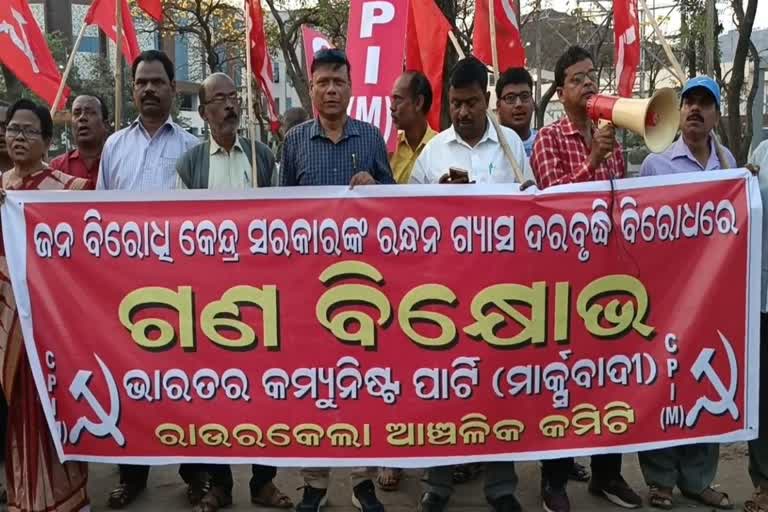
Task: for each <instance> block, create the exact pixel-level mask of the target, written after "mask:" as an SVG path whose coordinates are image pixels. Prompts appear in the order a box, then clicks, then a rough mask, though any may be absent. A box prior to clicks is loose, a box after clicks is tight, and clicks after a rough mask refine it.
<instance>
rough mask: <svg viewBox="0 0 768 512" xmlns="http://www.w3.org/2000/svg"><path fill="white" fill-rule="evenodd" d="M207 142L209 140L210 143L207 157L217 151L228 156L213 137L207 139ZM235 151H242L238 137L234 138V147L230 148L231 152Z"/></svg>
mask: <svg viewBox="0 0 768 512" xmlns="http://www.w3.org/2000/svg"><path fill="white" fill-rule="evenodd" d="M209 140H210V143H211V144H210V145H211V149H210V151H209V152H208V154H209V155H215V154H216V153H218V152H219V151H221V152H222V153H227V154H228V152H227V151H226V150H225V149H224V148H223V147H221V146H219V143H218V142H216V141H215V140H214V138H213V135H211V136H210V137H209ZM235 149H236V150H238V151H240V152H242V151H243V146H242V145H241V144H240V137H239V136H236V137H235V145H234V146H232V151H234V150H235Z"/></svg>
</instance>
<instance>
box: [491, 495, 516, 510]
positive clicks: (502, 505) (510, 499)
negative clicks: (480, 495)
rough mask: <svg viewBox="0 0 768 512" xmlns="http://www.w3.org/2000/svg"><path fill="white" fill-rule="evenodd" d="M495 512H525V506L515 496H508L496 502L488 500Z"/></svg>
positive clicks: (497, 499)
mask: <svg viewBox="0 0 768 512" xmlns="http://www.w3.org/2000/svg"><path fill="white" fill-rule="evenodd" d="M488 503H489V504H490V505H491V508H493V510H494V512H523V506H522V505H520V502H519V501H517V498H515V496H514V494H507V495H506V496H501V497H499V498H496V499H495V500H491V499H489V500H488Z"/></svg>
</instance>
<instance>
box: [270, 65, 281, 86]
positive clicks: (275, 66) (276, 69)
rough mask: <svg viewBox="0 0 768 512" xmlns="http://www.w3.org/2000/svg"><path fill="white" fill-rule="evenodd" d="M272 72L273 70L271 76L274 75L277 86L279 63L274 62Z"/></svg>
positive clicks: (278, 81)
mask: <svg viewBox="0 0 768 512" xmlns="http://www.w3.org/2000/svg"><path fill="white" fill-rule="evenodd" d="M272 70H273V74H274V75H275V76H274V78H275V83H276V84H279V83H280V63H279V62H277V61H275V62H274V66H273V68H272Z"/></svg>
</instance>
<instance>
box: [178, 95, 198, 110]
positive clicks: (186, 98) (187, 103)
mask: <svg viewBox="0 0 768 512" xmlns="http://www.w3.org/2000/svg"><path fill="white" fill-rule="evenodd" d="M180 96H181V103H180V105H179V108H180V109H181V110H195V96H194V95H193V94H181V95H180Z"/></svg>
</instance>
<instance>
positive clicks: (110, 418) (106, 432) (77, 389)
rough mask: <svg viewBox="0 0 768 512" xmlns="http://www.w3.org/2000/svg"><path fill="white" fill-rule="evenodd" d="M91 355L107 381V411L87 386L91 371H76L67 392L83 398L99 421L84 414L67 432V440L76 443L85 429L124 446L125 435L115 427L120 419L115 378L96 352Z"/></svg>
mask: <svg viewBox="0 0 768 512" xmlns="http://www.w3.org/2000/svg"><path fill="white" fill-rule="evenodd" d="M93 356H94V357H95V358H96V361H98V363H99V366H100V367H101V373H103V374H104V380H105V381H106V382H107V389H108V390H109V413H107V411H105V410H104V407H102V405H101V403H100V402H99V401H98V399H97V398H96V397H95V396H94V394H93V392H92V391H91V388H90V387H88V383H89V382H90V380H91V377H92V376H93V372H91V371H88V370H80V371H78V372H77V375H75V378H74V379H72V384H71V385H70V386H69V392H70V394H71V395H72V397H73V398H74V399H75V400H77V401H78V402H79V401H80V399H81V398H84V399H85V401H86V402H87V403H88V405H89V406H91V409H92V410H93V412H94V413H96V417H98V418H99V421H98V422H94V421H91V420H89V419H88V418H86V417H85V416H82V417H80V418H79V419H78V420H77V423H75V426H74V427H72V430H71V431H70V433H69V442H70V443H72V444H77V442H78V441H79V440H80V435H81V434H82V433H83V430H87V431H88V432H89V433H91V434H92V435H93V436H94V437H98V438H103V437H107V436H112V438H113V439H114V440H115V442H116V443H117V444H118V445H119V446H125V436H123V433H122V432H120V429H119V428H118V427H117V423H118V421H119V419H120V396H119V395H118V390H117V384H116V383H115V379H114V377H112V373H111V372H110V371H109V368H107V365H106V364H104V361H102V360H101V359H100V358H99V356H97V355H96V354H93Z"/></svg>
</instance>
